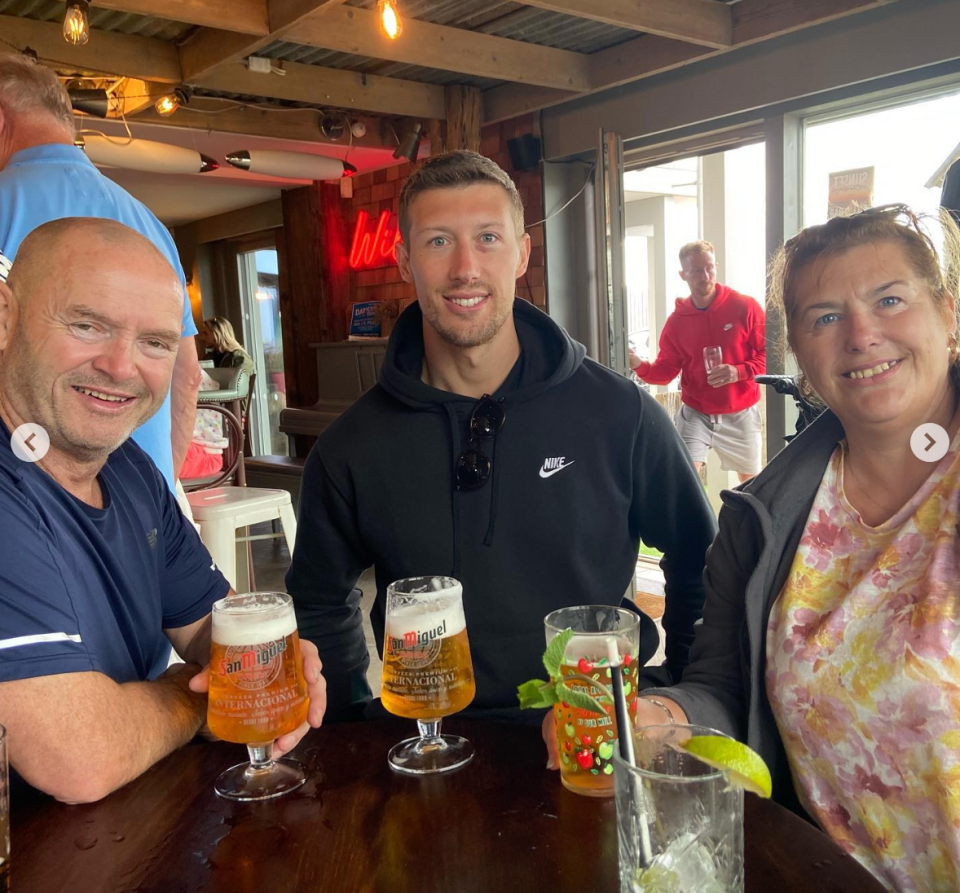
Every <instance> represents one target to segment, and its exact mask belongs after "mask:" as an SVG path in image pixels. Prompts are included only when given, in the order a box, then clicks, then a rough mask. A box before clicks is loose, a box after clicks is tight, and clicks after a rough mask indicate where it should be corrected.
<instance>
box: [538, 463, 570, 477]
mask: <svg viewBox="0 0 960 893" xmlns="http://www.w3.org/2000/svg"><path fill="white" fill-rule="evenodd" d="M576 461H577V460H576V459H574V460H573V462H576ZM573 462H568V463H567V464H566V465H561V466H559V467H558V468H551V469H550V471H545V470H544V469H542V468H541V469H540V477H542V478H548V477H550V476H551V475H554V474H556V473H557V472H558V471H563V469H564V468H569V467H570V466H571V465H573Z"/></svg>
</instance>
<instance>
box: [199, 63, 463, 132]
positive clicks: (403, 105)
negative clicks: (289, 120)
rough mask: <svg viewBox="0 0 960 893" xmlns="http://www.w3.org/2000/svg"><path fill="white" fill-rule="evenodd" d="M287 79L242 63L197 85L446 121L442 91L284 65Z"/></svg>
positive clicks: (332, 70)
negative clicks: (251, 68)
mask: <svg viewBox="0 0 960 893" xmlns="http://www.w3.org/2000/svg"><path fill="white" fill-rule="evenodd" d="M279 64H280V65H282V67H283V70H284V71H286V74H285V75H284V76H282V77H281V76H279V75H276V74H258V73H256V72H252V71H250V70H249V69H248V68H247V67H246V65H245V64H244V63H242V62H233V63H231V64H229V65H222V66H220V67H219V68H216V69H214V70H213V71H211V72H210V73H208V74H207V75H206V76H205V77H203V78H202V79H201V80H200V81H199V82H198V86H201V87H205V88H206V89H208V90H217V91H221V92H224V93H241V94H250V95H253V96H263V97H267V98H270V99H284V100H290V101H294V102H309V103H312V104H314V105H329V106H335V107H336V108H342V109H356V110H357V111H368V112H380V113H383V114H387V115H404V116H408V117H411V118H427V119H429V118H441V119H442V118H443V117H444V94H443V87H438V86H435V85H434V84H422V83H419V82H418V81H405V80H401V79H400V78H384V77H378V76H377V75H372V74H368V75H363V74H360V73H359V72H356V71H344V70H342V69H339V68H322V67H321V66H319V65H302V64H300V63H297V62H283V63H279Z"/></svg>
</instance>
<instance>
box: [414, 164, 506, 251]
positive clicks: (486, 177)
mask: <svg viewBox="0 0 960 893" xmlns="http://www.w3.org/2000/svg"><path fill="white" fill-rule="evenodd" d="M474 183H495V184H496V185H497V186H502V187H503V189H504V190H505V191H506V193H507V196H508V198H509V199H510V210H511V212H512V214H513V221H514V223H515V224H516V227H517V235H518V236H519V235H520V234H521V233H522V232H523V202H522V201H521V200H520V193H519V192H517V186H516V184H515V183H514V182H513V180H511V179H510V175H509V174H508V173H507V172H506V171H505V170H504V169H503V168H502V167H500V165H499V164H497V163H496V162H495V161H491V160H490V159H489V158H487V157H485V156H483V155H480V154H479V153H478V152H467V151H458V152H446V153H445V154H443V155H437V156H436V157H434V158H430V159H428V160H427V161H426V162H424V163H423V164H422V165H420V167H418V168H417V169H416V170H415V171H414V172H413V173H412V174H411V175H410V176H409V177H408V178H407V182H406V183H404V184H403V189H402V190H401V191H400V236H401V238H402V239H403V241H404V242H406V241H407V238H408V236H409V235H410V205H411V204H412V203H413V200H414V199H415V198H416V197H417V196H418V195H420V193H421V192H427V191H428V190H431V189H463V188H464V187H465V186H472V185H473V184H474Z"/></svg>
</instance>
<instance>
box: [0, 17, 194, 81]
mask: <svg viewBox="0 0 960 893" xmlns="http://www.w3.org/2000/svg"><path fill="white" fill-rule="evenodd" d="M0 34H2V35H3V39H4V41H5V42H6V43H8V44H12V45H13V46H15V47H17V49H20V50H22V49H24V48H26V47H28V46H29V47H31V48H32V49H34V50H36V53H37V55H38V56H39V57H40V60H41V61H42V62H45V63H47V64H48V65H49V66H50V67H51V68H55V69H57V71H60V72H61V73H69V72H71V71H77V72H83V73H86V74H104V75H115V76H118V77H137V78H143V79H144V80H148V81H159V82H160V83H164V84H177V83H179V82H180V58H179V56H178V55H177V48H176V47H175V46H174V45H173V44H172V43H167V42H166V41H163V40H156V39H154V38H152V37H139V36H137V35H133V34H113V33H110V32H108V31H94V34H93V39H92V40H91V41H90V42H89V43H88V44H85V45H84V46H79V47H75V46H70V45H69V44H67V43H65V42H64V40H63V28H62V26H61V25H60V23H58V22H37V21H34V20H33V19H22V18H18V17H16V16H0Z"/></svg>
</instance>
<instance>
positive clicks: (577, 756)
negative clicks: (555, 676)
mask: <svg viewBox="0 0 960 893" xmlns="http://www.w3.org/2000/svg"><path fill="white" fill-rule="evenodd" d="M543 624H544V631H545V633H546V637H547V645H549V644H550V642H552V641H553V639H555V638H556V637H557V636H558V635H560V633H562V632H563V631H564V630H567V629H571V630H573V637H572V638H571V639H570V641H569V642H568V643H567V647H566V649H565V650H564V653H563V660H562V661H561V663H560V675H561V678H562V679H563V680H564V681H565V682H566V684H567V685H569V686H570V688H573V689H575V690H577V691H581V692H584V693H585V694H588V695H590V696H591V697H592V698H594V699H596V700H597V701H598V702H599V703H600V704H601V705H602V706H603V707H604V709H605V710H606V714H601V715H598V714H596V713H592V712H591V711H589V710H584V709H581V708H578V707H574V706H573V705H572V704H568V703H566V702H565V701H562V700H561V701H559V702H557V703H556V704H554V706H553V717H554V720H555V721H556V725H557V751H558V752H559V754H560V780H561V781H562V782H563V785H564V787H565V788H567V789H568V790H571V791H573V792H574V793H577V794H585V795H586V796H588V797H609V796H611V795H612V794H613V753H614V751H615V750H616V749H617V739H618V734H619V730H618V729H617V716H616V712H615V710H614V703H613V696H612V692H611V689H612V686H613V677H612V675H611V673H612V672H619V673H622V674H623V693H624V695H625V696H626V699H627V707H628V712H629V714H630V718H631V719H633V718H634V717H635V716H636V709H637V705H636V700H637V671H638V664H639V661H638V659H637V658H638V656H639V654H640V617H639V616H638V615H637V614H635V613H634V612H633V611H627V610H625V609H623V608H614V607H612V606H610V605H580V606H578V607H574V608H560V610H558V611H552V612H551V613H550V614H547V616H546V617H544V619H543ZM608 641H609V642H612V644H613V645H614V646H615V647H616V652H617V655H618V656H619V660H620V666H619V667H618V668H615V669H614V670H613V671H611V668H610V665H609V664H610V658H609V657H608V654H609V649H608V644H607V643H608Z"/></svg>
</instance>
